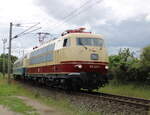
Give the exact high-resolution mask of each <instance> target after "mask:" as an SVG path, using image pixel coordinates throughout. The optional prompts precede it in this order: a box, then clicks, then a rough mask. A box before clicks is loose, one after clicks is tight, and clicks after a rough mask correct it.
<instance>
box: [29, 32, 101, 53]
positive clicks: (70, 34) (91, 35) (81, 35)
mask: <svg viewBox="0 0 150 115" xmlns="http://www.w3.org/2000/svg"><path fill="white" fill-rule="evenodd" d="M71 37H87V38H88V37H92V38H102V39H103V36H102V35H101V34H93V33H69V34H66V35H64V36H60V37H58V38H57V39H53V40H49V41H48V42H46V43H45V44H42V45H41V46H39V47H38V48H36V49H34V50H32V51H31V52H33V51H36V50H38V49H40V48H43V47H45V46H47V45H49V44H53V43H56V42H57V41H58V40H61V39H63V38H71ZM31 52H30V53H31Z"/></svg>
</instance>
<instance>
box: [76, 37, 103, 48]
mask: <svg viewBox="0 0 150 115" xmlns="http://www.w3.org/2000/svg"><path fill="white" fill-rule="evenodd" d="M103 42H104V41H103V39H100V38H77V45H81V46H99V47H102V46H103Z"/></svg>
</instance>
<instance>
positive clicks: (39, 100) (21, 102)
mask: <svg viewBox="0 0 150 115" xmlns="http://www.w3.org/2000/svg"><path fill="white" fill-rule="evenodd" d="M121 89H122V90H121ZM99 91H100V92H103V93H100V96H98V95H96V94H90V93H87V94H86V93H79V92H78V93H77V92H76V93H75V92H74V93H73V92H71V93H70V92H69V93H68V92H65V91H62V90H59V89H53V88H49V87H45V86H41V85H40V86H39V85H35V84H33V83H28V82H23V81H13V82H12V83H11V84H7V81H6V80H5V79H2V78H1V79H0V105H1V107H5V108H6V109H5V110H8V111H7V112H9V113H10V111H13V112H15V113H19V114H20V113H21V114H24V115H51V113H53V115H55V114H56V115H64V114H65V115H76V114H78V115H107V114H110V115H111V114H112V115H114V114H115V115H120V114H123V115H148V114H149V101H148V102H147V100H148V99H149V97H150V95H149V94H150V90H149V87H148V86H144V87H142V86H133V85H127V86H125V85H120V86H118V87H117V86H114V85H112V84H109V85H108V86H105V87H104V88H102V89H100V90H99ZM108 93H109V94H110V95H107V94H108ZM112 94H114V95H116V94H117V95H125V96H126V98H123V97H116V96H114V95H112ZM128 96H130V97H136V98H139V97H140V98H144V99H146V101H143V100H142V101H140V100H136V99H133V100H132V99H131V98H128V99H127V97H128ZM19 114H18V115H19ZM10 115H11V114H10Z"/></svg>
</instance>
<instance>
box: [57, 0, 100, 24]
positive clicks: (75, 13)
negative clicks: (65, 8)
mask: <svg viewBox="0 0 150 115" xmlns="http://www.w3.org/2000/svg"><path fill="white" fill-rule="evenodd" d="M90 1H91V0H90ZM101 1H102V0H97V1H95V2H94V3H92V4H91V5H90V4H89V5H90V6H88V7H85V6H87V5H88V4H87V3H88V2H89V1H87V2H85V3H84V4H83V5H81V6H80V7H79V8H77V9H75V10H74V11H72V12H71V13H69V14H68V15H67V16H66V17H64V19H63V22H60V23H61V25H63V24H65V23H66V21H69V20H71V19H72V18H73V17H75V16H78V15H80V14H81V13H83V12H84V11H85V10H86V11H88V10H87V8H89V7H90V8H92V7H93V6H94V5H95V4H96V3H99V2H101ZM82 7H85V8H84V9H83V10H79V9H81V8H82ZM78 11H79V12H78ZM71 16H72V17H71ZM60 23H58V24H55V25H54V26H55V27H57V26H61V25H60Z"/></svg>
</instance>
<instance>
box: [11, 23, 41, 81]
mask: <svg viewBox="0 0 150 115" xmlns="http://www.w3.org/2000/svg"><path fill="white" fill-rule="evenodd" d="M38 24H40V23H37V24H35V25H33V26H30V27H29V28H28V29H26V30H25V31H23V32H21V33H19V34H17V35H15V36H13V37H12V27H13V26H16V27H20V24H16V25H15V24H13V23H12V22H10V29H9V46H8V84H10V83H11V70H12V68H11V65H12V61H11V42H12V40H13V39H15V38H18V37H19V36H21V35H24V34H26V33H25V32H27V31H29V30H31V29H32V28H33V27H35V26H37V25H38ZM38 29H40V28H37V29H35V30H32V32H33V31H36V30H38ZM30 32H31V31H30Z"/></svg>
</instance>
